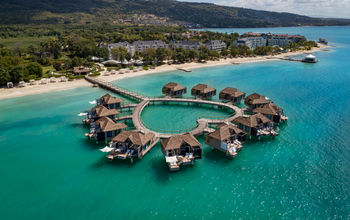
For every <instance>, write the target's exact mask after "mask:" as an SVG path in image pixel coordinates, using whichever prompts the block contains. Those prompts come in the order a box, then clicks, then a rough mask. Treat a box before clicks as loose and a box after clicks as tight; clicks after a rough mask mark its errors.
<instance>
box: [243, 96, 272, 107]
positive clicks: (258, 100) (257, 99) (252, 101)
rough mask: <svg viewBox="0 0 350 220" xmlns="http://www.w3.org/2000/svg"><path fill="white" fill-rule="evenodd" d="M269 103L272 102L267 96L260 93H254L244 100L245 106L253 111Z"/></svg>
mask: <svg viewBox="0 0 350 220" xmlns="http://www.w3.org/2000/svg"><path fill="white" fill-rule="evenodd" d="M268 103H270V101H269V100H268V99H267V98H266V97H265V96H263V95H260V94H258V93H253V94H251V95H249V96H247V97H246V98H245V100H244V104H245V105H246V106H248V107H249V108H251V109H255V108H259V107H261V106H264V105H266V104H268Z"/></svg>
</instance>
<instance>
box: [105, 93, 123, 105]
mask: <svg viewBox="0 0 350 220" xmlns="http://www.w3.org/2000/svg"><path fill="white" fill-rule="evenodd" d="M100 99H101V100H102V101H103V102H104V103H106V104H107V105H109V104H115V103H121V102H124V99H122V98H116V97H113V96H111V95H110V94H106V95H104V96H102V97H101V98H100Z"/></svg>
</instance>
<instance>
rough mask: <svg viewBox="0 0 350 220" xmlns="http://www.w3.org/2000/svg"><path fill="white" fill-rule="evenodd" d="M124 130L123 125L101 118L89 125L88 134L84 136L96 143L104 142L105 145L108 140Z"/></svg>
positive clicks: (124, 126)
mask: <svg viewBox="0 0 350 220" xmlns="http://www.w3.org/2000/svg"><path fill="white" fill-rule="evenodd" d="M125 128H127V126H126V125H125V124H124V123H115V122H114V121H113V120H112V119H110V118H108V117H102V118H100V119H98V120H97V121H95V122H93V123H91V128H90V132H89V133H87V134H85V136H87V137H88V138H90V139H92V138H93V139H95V140H96V141H101V140H105V142H106V143H107V141H108V140H111V139H112V138H114V137H115V136H116V135H117V134H119V133H120V132H121V131H122V130H123V129H125Z"/></svg>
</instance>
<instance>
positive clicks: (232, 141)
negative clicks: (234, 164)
mask: <svg viewBox="0 0 350 220" xmlns="http://www.w3.org/2000/svg"><path fill="white" fill-rule="evenodd" d="M246 136H247V134H246V133H244V132H243V131H242V130H241V129H239V128H238V127H237V126H236V125H233V124H232V123H222V124H220V125H218V126H217V129H216V131H214V132H211V133H209V134H207V136H206V138H205V142H206V144H208V145H209V146H211V147H212V148H215V149H217V150H219V151H222V152H224V153H226V155H227V156H229V157H231V158H233V157H235V156H237V152H238V151H240V150H241V149H242V147H243V146H242V144H243V143H245V141H246Z"/></svg>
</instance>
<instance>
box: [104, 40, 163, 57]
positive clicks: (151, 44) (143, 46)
mask: <svg viewBox="0 0 350 220" xmlns="http://www.w3.org/2000/svg"><path fill="white" fill-rule="evenodd" d="M119 47H124V48H125V49H126V50H127V51H128V52H129V53H130V54H131V55H132V56H133V55H134V54H135V52H136V51H138V52H144V51H145V50H147V49H148V48H153V49H158V48H166V49H167V48H168V47H169V45H168V44H166V43H165V42H163V41H161V40H153V41H135V42H133V43H129V42H126V41H125V42H119V43H114V44H108V45H107V48H108V50H109V51H110V50H111V49H114V48H119Z"/></svg>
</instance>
